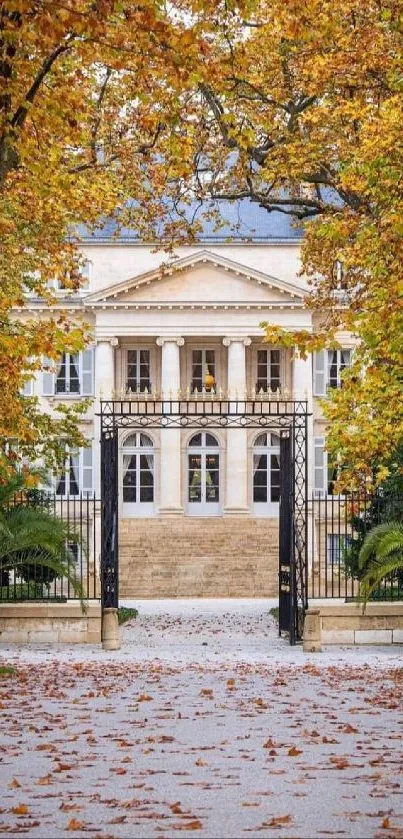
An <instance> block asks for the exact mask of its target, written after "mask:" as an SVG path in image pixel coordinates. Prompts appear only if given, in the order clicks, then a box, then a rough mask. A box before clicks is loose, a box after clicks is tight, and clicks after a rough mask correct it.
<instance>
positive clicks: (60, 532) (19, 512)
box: [0, 474, 84, 608]
mask: <svg viewBox="0 0 403 839" xmlns="http://www.w3.org/2000/svg"><path fill="white" fill-rule="evenodd" d="M26 491H27V486H26V478H25V476H24V475H22V474H16V475H14V476H13V477H11V478H10V479H9V480H8V481H7V482H6V483H3V484H0V570H1V571H2V572H5V573H7V572H9V571H14V573H15V574H16V575H17V576H23V574H24V569H26V568H27V566H30V565H34V566H35V570H38V571H39V576H41V577H42V579H43V581H44V582H46V581H47V580H49V579H54V578H55V577H60V578H65V579H66V580H67V583H68V585H69V586H70V587H71V589H72V590H73V591H74V594H75V595H76V597H78V598H79V599H80V601H81V605H82V607H83V608H84V593H83V588H82V585H81V582H80V580H79V579H78V578H77V576H76V573H75V567H74V556H73V554H72V552H71V551H69V550H68V549H67V548H66V544H67V542H70V543H72V542H78V541H79V537H78V535H77V534H75V533H72V532H71V529H69V528H68V527H67V525H66V523H65V522H64V521H62V519H59V518H57V517H56V516H53V515H51V514H50V513H49V512H48V511H47V510H46V509H41V508H40V507H39V506H29V505H27V504H25V503H18V493H21V495H22V496H23V495H24V493H25V492H26ZM16 498H17V501H16Z"/></svg>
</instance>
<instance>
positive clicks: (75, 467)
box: [56, 446, 93, 497]
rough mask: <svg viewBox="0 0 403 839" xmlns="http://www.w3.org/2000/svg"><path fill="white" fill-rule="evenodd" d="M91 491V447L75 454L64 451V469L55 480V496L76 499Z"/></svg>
mask: <svg viewBox="0 0 403 839" xmlns="http://www.w3.org/2000/svg"><path fill="white" fill-rule="evenodd" d="M92 491H93V480H92V447H91V446H89V447H88V448H85V449H79V451H77V452H71V451H69V450H68V449H66V461H65V468H64V470H63V471H62V472H61V474H60V475H58V476H57V478H56V495H60V496H73V497H76V496H78V495H80V494H81V493H82V494H83V495H88V494H89V493H92Z"/></svg>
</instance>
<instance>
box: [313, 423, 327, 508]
mask: <svg viewBox="0 0 403 839" xmlns="http://www.w3.org/2000/svg"><path fill="white" fill-rule="evenodd" d="M315 494H317V495H326V494H327V455H326V452H325V438H324V437H315Z"/></svg>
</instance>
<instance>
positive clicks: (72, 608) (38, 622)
mask: <svg viewBox="0 0 403 839" xmlns="http://www.w3.org/2000/svg"><path fill="white" fill-rule="evenodd" d="M0 642H3V643H5V642H6V643H18V644H30V643H62V644H100V643H101V606H100V604H99V603H91V604H90V605H89V607H88V610H87V612H86V614H83V612H82V610H81V607H80V604H79V603H71V602H70V603H65V604H64V603H28V602H27V603H18V604H15V603H3V604H1V605H0Z"/></svg>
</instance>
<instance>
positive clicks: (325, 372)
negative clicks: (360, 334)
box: [312, 347, 354, 399]
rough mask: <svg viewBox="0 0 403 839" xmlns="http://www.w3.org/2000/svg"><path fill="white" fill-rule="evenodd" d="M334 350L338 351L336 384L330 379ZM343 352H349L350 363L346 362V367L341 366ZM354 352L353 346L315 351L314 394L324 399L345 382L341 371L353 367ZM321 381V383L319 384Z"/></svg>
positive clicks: (313, 370)
mask: <svg viewBox="0 0 403 839" xmlns="http://www.w3.org/2000/svg"><path fill="white" fill-rule="evenodd" d="M333 352H336V353H337V359H336V365H337V375H336V385H331V384H330V381H329V370H330V366H331V365H330V362H329V354H330V353H333ZM342 352H345V353H346V352H348V353H349V364H346V365H345V366H344V367H342V366H341V353H342ZM353 353H354V348H353V347H341V348H340V349H338V350H329V349H323V350H319V351H317V352H314V353H313V365H312V392H313V395H314V396H316V397H319V398H320V399H323V398H325V397H326V396H328V395H329V391H331V390H333V389H338V388H340V387H342V385H343V382H342V379H341V373H342V372H343V370H348V369H349V368H350V367H351V365H352V363H353ZM320 381H321V384H319V382H320Z"/></svg>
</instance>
